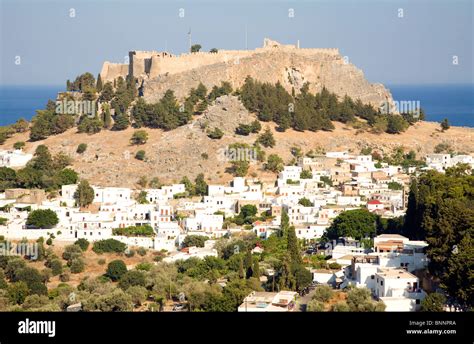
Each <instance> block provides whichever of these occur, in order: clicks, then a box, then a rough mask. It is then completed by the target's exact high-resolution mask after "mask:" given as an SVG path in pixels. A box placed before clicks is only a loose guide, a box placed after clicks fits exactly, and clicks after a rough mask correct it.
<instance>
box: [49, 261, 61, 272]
mask: <svg viewBox="0 0 474 344" xmlns="http://www.w3.org/2000/svg"><path fill="white" fill-rule="evenodd" d="M49 268H50V269H51V272H52V274H53V276H57V275H60V274H62V273H63V263H61V261H60V260H59V259H53V260H52V261H51V262H50V263H49Z"/></svg>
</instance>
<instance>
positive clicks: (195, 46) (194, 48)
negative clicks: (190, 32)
mask: <svg viewBox="0 0 474 344" xmlns="http://www.w3.org/2000/svg"><path fill="white" fill-rule="evenodd" d="M201 48H202V47H201V45H200V44H193V45H192V46H191V52H192V53H197V52H199V50H201Z"/></svg>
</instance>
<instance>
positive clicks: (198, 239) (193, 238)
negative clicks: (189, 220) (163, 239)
mask: <svg viewBox="0 0 474 344" xmlns="http://www.w3.org/2000/svg"><path fill="white" fill-rule="evenodd" d="M208 239H209V238H208V237H207V236H203V235H187V236H186V237H185V238H184V240H183V243H182V246H183V247H191V246H196V247H204V243H205V242H206V240H208Z"/></svg>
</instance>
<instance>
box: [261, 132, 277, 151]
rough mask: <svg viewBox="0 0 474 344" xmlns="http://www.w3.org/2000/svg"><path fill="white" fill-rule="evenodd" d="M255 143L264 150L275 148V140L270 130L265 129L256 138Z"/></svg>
mask: <svg viewBox="0 0 474 344" xmlns="http://www.w3.org/2000/svg"><path fill="white" fill-rule="evenodd" d="M257 141H258V143H260V144H261V145H262V146H264V147H266V148H268V147H274V146H275V138H274V137H273V134H272V132H271V130H270V128H267V129H265V131H264V132H263V134H261V135H260V136H259V137H258V139H257Z"/></svg>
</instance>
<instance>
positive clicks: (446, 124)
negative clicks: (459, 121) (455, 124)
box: [440, 118, 451, 131]
mask: <svg viewBox="0 0 474 344" xmlns="http://www.w3.org/2000/svg"><path fill="white" fill-rule="evenodd" d="M440 126H441V130H442V131H446V130H448V129H449V128H450V127H451V126H450V125H449V121H448V119H447V118H445V119H443V120H442V121H441V124H440Z"/></svg>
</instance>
